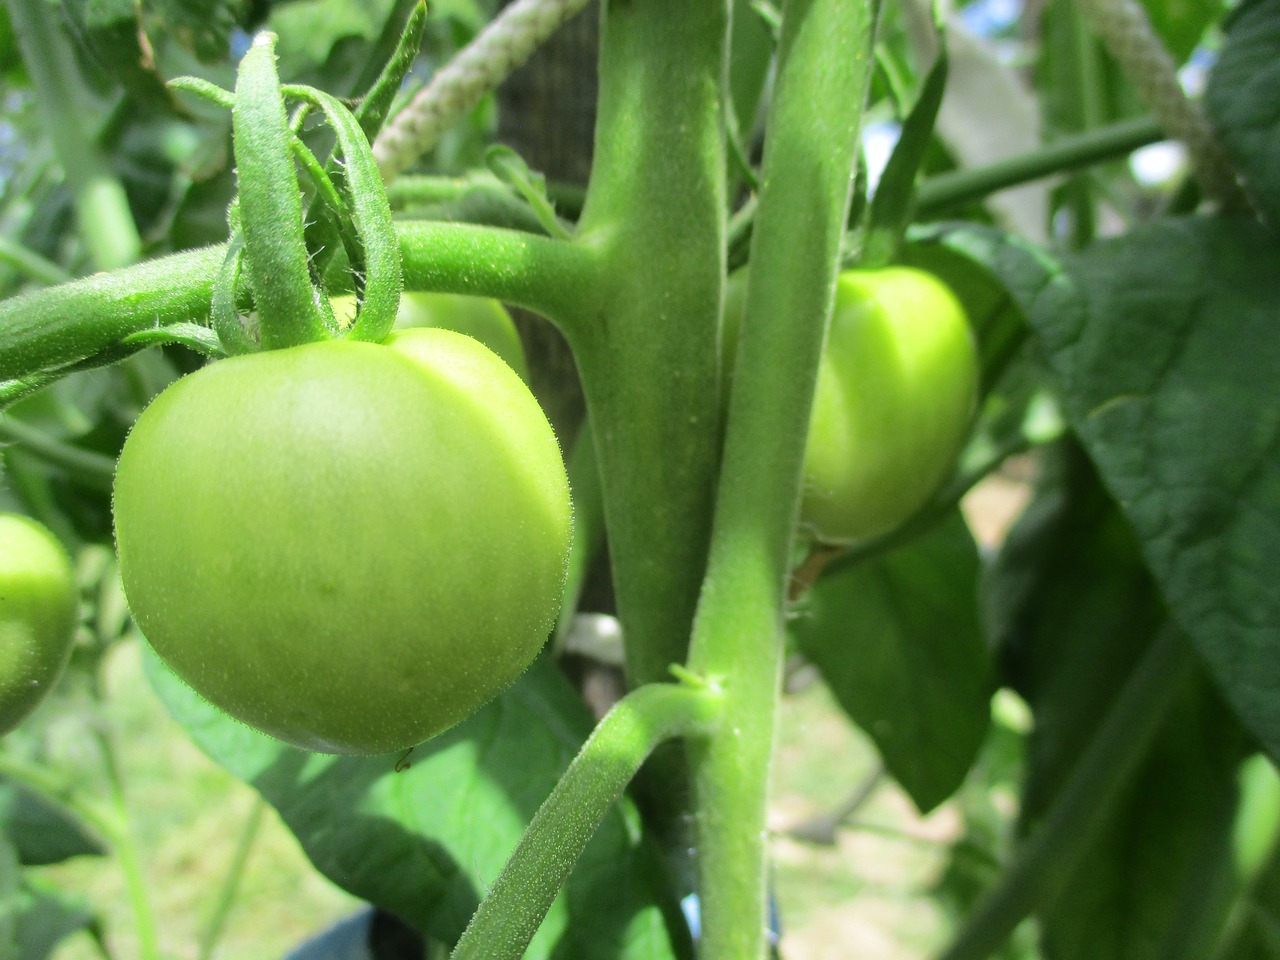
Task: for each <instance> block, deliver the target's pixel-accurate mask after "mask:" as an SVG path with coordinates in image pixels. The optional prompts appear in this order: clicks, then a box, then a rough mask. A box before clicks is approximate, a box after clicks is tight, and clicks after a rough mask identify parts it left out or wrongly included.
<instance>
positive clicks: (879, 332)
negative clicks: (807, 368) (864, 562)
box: [800, 267, 978, 543]
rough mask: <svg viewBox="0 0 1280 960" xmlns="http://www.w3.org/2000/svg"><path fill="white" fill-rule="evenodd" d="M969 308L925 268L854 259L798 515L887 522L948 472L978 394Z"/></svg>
mask: <svg viewBox="0 0 1280 960" xmlns="http://www.w3.org/2000/svg"><path fill="white" fill-rule="evenodd" d="M977 388H978V357H977V350H976V349H975V347H974V342H973V334H972V332H971V330H970V328H969V323H968V320H967V319H966V317H965V313H964V308H963V307H961V306H960V302H959V301H958V300H957V299H956V298H955V295H954V294H952V293H951V291H950V290H949V289H947V287H946V286H945V285H944V284H943V283H942V282H941V281H939V280H938V279H936V278H935V277H933V276H932V275H931V274H928V273H924V272H922V271H920V270H915V269H912V268H908V267H888V268H885V269H882V270H850V271H846V272H845V273H842V274H841V275H840V278H839V280H838V281H837V283H836V300H835V308H834V310H833V311H832V315H831V326H830V327H829V328H828V330H827V340H826V346H825V348H824V349H823V355H822V361H821V364H820V365H819V368H818V383H817V386H816V388H815V393H814V401H813V415H812V418H811V419H810V421H809V440H808V447H807V448H806V452H805V467H804V471H805V488H804V499H803V501H802V504H801V511H800V512H801V517H802V518H803V520H804V522H806V523H807V524H808V525H809V526H811V527H812V528H813V530H814V532H815V534H816V535H817V537H818V538H819V539H821V540H824V541H828V542H833V543H848V542H854V541H860V540H867V539H870V538H872V537H875V536H879V535H881V534H883V533H887V532H888V531H890V530H892V529H894V528H895V527H897V526H898V525H899V524H901V523H902V522H903V521H904V520H906V519H907V518H908V517H909V516H911V514H913V513H915V512H916V511H917V510H919V509H920V508H921V507H922V506H924V504H925V503H926V502H927V501H928V499H929V497H930V496H932V495H933V492H934V491H935V490H937V489H938V487H939V486H941V484H942V482H943V481H944V480H946V478H947V477H948V476H949V475H950V473H951V470H952V468H953V467H954V464H955V458H956V455H957V454H958V453H959V452H960V447H961V445H962V444H963V443H964V440H965V437H966V436H967V435H968V432H969V424H970V422H971V420H972V418H973V411H974V406H975V404H976V402H977Z"/></svg>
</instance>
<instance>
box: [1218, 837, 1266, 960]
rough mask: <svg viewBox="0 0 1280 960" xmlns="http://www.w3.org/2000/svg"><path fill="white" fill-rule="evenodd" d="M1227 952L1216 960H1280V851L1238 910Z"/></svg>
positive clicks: (1230, 929) (1229, 929) (1230, 931)
mask: <svg viewBox="0 0 1280 960" xmlns="http://www.w3.org/2000/svg"><path fill="white" fill-rule="evenodd" d="M1232 920H1233V923H1232V925H1231V926H1229V927H1228V933H1229V936H1230V940H1229V945H1228V947H1227V949H1225V950H1224V951H1222V953H1221V955H1220V956H1215V957H1214V960H1280V851H1278V852H1277V853H1276V854H1273V855H1272V858H1271V861H1270V862H1269V863H1268V864H1267V865H1266V867H1265V869H1263V871H1262V874H1261V875H1260V876H1259V877H1258V880H1257V882H1256V883H1255V884H1254V886H1253V888H1252V889H1251V890H1250V891H1249V895H1248V896H1247V898H1245V899H1244V900H1243V901H1242V902H1241V903H1240V904H1239V905H1238V906H1237V909H1236V913H1235V915H1234V916H1233V917H1232Z"/></svg>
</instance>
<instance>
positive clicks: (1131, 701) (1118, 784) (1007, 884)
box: [940, 626, 1195, 960]
mask: <svg viewBox="0 0 1280 960" xmlns="http://www.w3.org/2000/svg"><path fill="white" fill-rule="evenodd" d="M1194 662H1195V660H1194V655H1193V654H1192V652H1191V648H1190V645H1189V644H1188V643H1187V640H1186V638H1185V637H1183V636H1182V635H1181V634H1179V633H1178V631H1177V630H1176V629H1174V628H1173V627H1171V626H1169V627H1166V628H1165V629H1164V630H1162V631H1161V632H1160V634H1159V635H1158V636H1157V637H1156V639H1155V640H1154V641H1153V642H1152V645H1151V648H1150V649H1149V650H1148V651H1147V653H1146V654H1145V655H1144V657H1143V659H1142V660H1141V661H1140V662H1139V664H1138V666H1137V668H1136V669H1135V670H1134V672H1133V673H1132V674H1131V675H1130V677H1129V680H1128V681H1127V682H1126V684H1125V686H1124V687H1123V688H1122V689H1121V691H1120V694H1119V696H1118V697H1117V698H1116V700H1115V702H1114V703H1113V704H1112V706H1111V709H1110V711H1109V712H1108V714H1107V716H1106V719H1105V720H1104V721H1103V724H1102V726H1101V727H1100V728H1099V729H1098V731H1097V733H1096V734H1095V735H1094V737H1093V740H1092V741H1091V743H1090V744H1089V747H1088V749H1087V750H1086V751H1085V753H1084V755H1083V756H1082V757H1081V758H1080V760H1079V761H1078V763H1077V765H1076V769H1075V771H1074V773H1072V775H1071V778H1070V780H1069V781H1068V782H1067V784H1066V786H1065V787H1064V788H1063V789H1062V790H1060V791H1059V792H1058V796H1057V799H1056V801H1055V802H1054V804H1053V806H1052V807H1051V808H1050V809H1049V811H1048V813H1047V814H1046V815H1045V817H1044V819H1043V821H1042V822H1041V824H1040V825H1039V827H1038V828H1037V829H1036V832H1035V833H1034V834H1033V835H1032V836H1031V839H1030V840H1028V841H1027V842H1026V843H1025V844H1024V845H1023V846H1022V848H1021V850H1020V851H1019V852H1018V853H1017V854H1016V855H1015V858H1014V860H1013V861H1012V862H1011V863H1010V864H1009V866H1008V868H1007V869H1006V870H1005V872H1004V874H1003V876H1002V877H1001V878H1000V881H999V882H998V883H997V885H996V886H995V887H994V888H993V889H992V890H991V891H990V892H989V893H988V894H987V897H986V898H985V899H984V900H983V901H982V902H981V903H980V904H979V906H978V908H977V909H976V910H975V911H974V912H973V913H971V914H970V915H969V918H968V921H967V922H966V923H965V925H964V927H963V928H962V929H961V930H960V932H959V934H958V935H957V937H956V939H955V940H954V942H953V943H952V944H951V946H950V947H949V948H948V949H947V951H946V952H945V953H943V954H942V955H941V958H940V960H983V958H985V957H988V956H990V955H991V954H992V953H994V952H995V951H996V950H997V949H999V947H1000V945H1001V944H1002V943H1004V942H1005V940H1006V939H1008V937H1009V935H1010V934H1012V933H1013V930H1014V928H1015V927H1017V925H1018V924H1019V923H1021V922H1022V921H1023V920H1024V919H1026V918H1027V917H1028V916H1030V915H1031V913H1032V912H1033V911H1035V910H1036V909H1037V908H1039V907H1043V906H1047V905H1048V904H1050V903H1052V902H1053V899H1054V898H1055V897H1056V896H1057V895H1058V894H1059V893H1061V892H1062V890H1063V888H1064V887H1065V886H1066V884H1067V883H1068V882H1069V881H1070V880H1071V879H1072V876H1073V874H1074V872H1075V868H1076V865H1077V864H1078V863H1079V862H1080V858H1081V857H1082V856H1083V855H1084V854H1085V853H1086V852H1087V851H1088V849H1089V845H1090V844H1091V843H1092V841H1093V838H1094V837H1096V836H1097V834H1098V831H1099V830H1100V829H1102V827H1103V826H1105V824H1106V822H1107V818H1108V816H1110V814H1111V811H1112V808H1113V807H1114V805H1115V802H1116V800H1117V798H1118V797H1119V795H1120V793H1121V791H1122V790H1123V789H1124V787H1125V786H1126V785H1127V784H1128V782H1129V779H1130V776H1131V775H1132V774H1133V772H1134V770H1135V769H1136V768H1137V765H1138V763H1139V762H1140V761H1141V760H1142V758H1143V757H1144V756H1145V755H1146V751H1147V747H1148V746H1149V745H1150V743H1151V741H1152V738H1153V737H1154V736H1155V735H1156V733H1157V732H1158V731H1159V729H1160V726H1161V724H1162V723H1163V722H1164V718H1165V716H1166V714H1167V713H1168V710H1169V707H1170V706H1171V705H1172V704H1173V702H1174V701H1175V700H1176V699H1177V697H1178V696H1179V695H1180V694H1181V693H1182V692H1183V690H1184V688H1185V687H1186V684H1187V682H1188V680H1189V678H1190V677H1191V671H1192V667H1193V665H1194Z"/></svg>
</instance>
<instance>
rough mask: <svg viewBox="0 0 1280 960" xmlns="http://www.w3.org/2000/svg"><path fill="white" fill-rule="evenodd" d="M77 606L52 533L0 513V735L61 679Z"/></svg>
mask: <svg viewBox="0 0 1280 960" xmlns="http://www.w3.org/2000/svg"><path fill="white" fill-rule="evenodd" d="M78 604H79V599H78V594H77V591H76V581H75V574H74V573H73V572H72V569H71V562H70V561H69V560H68V559H67V555H66V552H65V551H64V550H63V549H62V546H61V545H60V544H59V543H58V541H57V539H56V538H55V537H54V536H53V534H51V533H50V532H49V531H48V530H46V529H45V528H44V527H42V526H41V525H40V524H38V523H36V522H35V521H34V520H29V519H28V518H26V517H22V516H18V515H17V514H0V733H8V732H9V731H10V730H12V729H13V728H14V727H16V726H17V725H18V724H19V723H21V722H22V721H23V720H24V719H25V718H26V716H27V715H28V714H29V713H31V711H32V710H34V709H35V707H36V704H38V703H39V702H40V701H41V700H42V699H43V698H44V696H45V694H46V693H48V692H49V690H50V688H52V686H53V684H54V683H55V682H56V681H57V679H58V677H59V676H60V675H61V674H62V669H63V667H65V666H66V664H67V658H68V657H69V656H70V654H71V640H72V637H73V636H74V634H75V627H76V616H77V612H78Z"/></svg>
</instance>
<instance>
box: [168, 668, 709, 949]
mask: <svg viewBox="0 0 1280 960" xmlns="http://www.w3.org/2000/svg"><path fill="white" fill-rule="evenodd" d="M146 664H147V672H148V675H149V677H150V678H151V681H152V683H153V685H154V686H155V687H156V690H157V691H158V692H159V694H160V697H161V699H162V700H163V701H164V702H165V704H166V705H167V706H168V708H169V710H170V711H171V712H172V713H173V714H174V716H175V717H177V718H178V720H179V721H180V722H181V723H182V724H183V725H184V726H185V727H186V728H187V729H188V730H189V731H190V733H191V735H192V737H193V738H194V739H195V741H196V742H197V743H198V744H199V745H200V746H201V748H202V749H204V750H205V751H206V752H207V753H209V755H210V756H212V757H213V758H214V759H215V760H217V761H218V762H219V763H221V764H223V765H224V766H225V767H227V769H228V770H230V771H231V772H232V773H234V774H235V775H236V776H238V777H240V778H241V779H242V780H244V781H245V782H246V783H249V784H251V785H252V786H254V787H255V788H256V789H257V790H259V791H260V792H261V793H262V795H263V796H264V797H265V798H266V799H267V801H268V802H270V803H271V804H272V805H273V806H274V807H275V808H276V809H277V810H278V811H279V812H280V816H281V818H282V819H283V820H284V822H285V823H286V824H287V825H288V827H289V828H290V829H291V830H292V831H293V832H294V834H295V835H296V836H297V837H298V840H299V842H300V843H301V844H302V847H303V849H304V850H305V851H306V853H307V856H309V857H310V858H311V861H312V862H313V863H314V864H315V865H316V867H317V868H318V869H319V870H320V871H321V872H322V873H324V874H325V875H326V876H328V877H329V878H330V879H331V880H333V881H334V882H335V883H337V884H338V885H340V886H342V887H344V888H345V889H347V890H349V891H350V892H351V893H353V894H355V895H357V896H359V897H363V898H365V899H367V900H369V901H370V902H372V903H374V904H377V905H378V906H381V907H383V908H385V909H387V910H390V911H391V912H393V913H395V914H397V915H398V916H400V917H402V918H403V919H405V920H406V921H408V922H410V923H412V924H413V925H414V926H416V927H418V928H419V929H420V930H422V931H423V932H424V933H427V934H428V935H430V936H432V937H435V938H437V939H440V940H443V941H446V942H448V943H453V942H455V941H456V940H457V939H458V937H459V936H460V935H461V934H462V930H463V928H464V927H465V926H466V923H467V921H468V920H469V919H470V917H471V914H472V913H473V912H474V910H475V908H476V906H477V904H478V903H479V901H480V896H481V895H482V893H483V892H484V891H485V890H487V889H488V888H489V885H490V884H491V883H492V882H493V879H494V877H495V876H496V875H497V873H498V870H499V869H500V868H501V866H502V864H503V863H504V862H505V860H506V858H507V855H508V854H509V853H510V852H511V850H512V849H513V848H514V846H515V844H516V841H517V840H518V839H519V838H520V836H521V834H522V833H523V831H524V828H525V825H526V824H527V823H528V822H529V820H530V819H531V818H532V816H533V813H534V811H535V810H536V809H537V808H538V806H539V805H540V804H541V803H542V801H543V800H544V799H545V798H546V796H547V795H548V794H549V793H550V792H551V789H552V787H553V786H554V785H555V783H556V781H557V780H558V779H559V777H560V775H561V774H562V773H563V772H564V769H565V767H567V766H568V763H569V761H570V760H571V759H572V758H573V756H574V754H575V753H576V752H577V750H578V748H579V746H581V744H582V742H583V740H584V739H585V737H586V735H587V733H589V732H590V726H591V724H590V719H589V717H588V716H587V715H586V713H585V708H584V707H583V706H582V704H581V701H580V700H579V699H578V698H577V696H576V694H574V692H573V691H572V689H571V688H569V686H568V684H567V683H566V682H565V680H564V679H563V677H561V676H560V674H559V672H558V671H557V670H556V669H555V667H554V666H552V665H550V664H549V663H547V662H545V661H544V660H539V661H538V662H536V663H535V665H534V666H533V667H532V668H530V670H529V671H528V672H527V673H526V674H525V675H524V676H523V677H522V678H521V679H520V680H519V681H517V683H516V684H515V686H514V687H512V688H511V689H510V690H508V691H507V692H506V693H504V694H503V695H502V696H500V697H499V698H498V699H497V700H495V701H494V702H493V703H491V704H489V705H488V706H487V707H485V708H484V709H482V710H481V711H479V712H478V713H476V714H474V715H472V716H471V717H470V718H469V719H467V720H466V721H464V722H463V723H462V724H460V725H459V726H457V727H455V728H453V729H452V730H450V731H448V732H447V733H444V734H442V735H441V736H439V737H437V738H435V739H434V740H430V741H428V742H427V743H425V744H421V745H420V746H418V747H417V748H415V749H414V751H413V752H412V754H411V755H410V756H409V757H408V758H407V762H408V763H409V764H411V766H409V767H408V768H405V769H402V771H401V772H397V771H396V766H397V760H398V759H400V758H398V757H397V756H395V755H391V756H379V757H335V756H328V755H323V754H312V753H307V752H305V751H302V750H298V749H295V748H293V747H288V746H285V745H284V744H282V743H279V742H278V741H275V740H272V739H271V738H270V737H267V736H265V735H263V734H260V733H258V732H257V731H255V730H252V729H250V728H249V727H246V726H244V725H242V724H240V723H238V722H236V721H234V720H232V719H231V718H229V717H227V716H226V715H225V714H223V713H222V712H221V711H219V710H217V709H215V708H214V707H212V706H210V705H209V704H207V703H206V702H205V701H203V700H201V699H200V698H199V697H198V696H197V695H196V694H195V693H194V692H192V691H191V690H190V688H188V687H187V686H186V685H185V684H183V683H182V682H181V681H180V680H178V679H177V678H176V677H175V676H174V675H173V674H172V673H170V672H169V670H168V669H167V668H166V667H164V665H163V664H162V663H161V662H160V661H159V659H158V658H156V657H155V655H154V654H153V653H151V652H150V649H149V648H148V649H147V656H146ZM400 766H401V767H402V768H404V766H405V764H404V762H401V763H400ZM651 857H652V851H650V850H649V849H648V846H647V844H646V843H645V842H644V841H643V840H642V838H641V833H640V824H639V818H638V816H637V814H636V811H635V809H634V808H633V807H632V806H631V805H630V803H628V802H623V803H621V804H620V805H619V806H618V807H617V808H615V812H614V813H613V814H612V815H611V816H610V817H609V818H607V819H606V820H605V822H604V823H603V824H602V825H601V827H600V829H599V831H598V832H597V833H596V835H595V837H594V838H593V839H592V841H591V843H590V844H589V845H588V846H587V849H586V850H585V851H584V853H583V856H582V858H581V860H580V861H579V863H578V865H577V867H576V869H575V870H574V872H573V874H572V875H571V876H570V878H569V881H568V883H567V885H566V889H565V890H564V891H562V892H561V896H560V897H559V898H558V899H557V900H556V903H555V904H554V906H553V907H552V909H551V912H550V914H548V916H547V919H546V921H545V922H544V923H543V925H542V928H541V929H540V930H539V932H538V934H537V935H536V936H535V937H534V940H533V942H532V944H531V945H530V947H529V951H528V953H527V954H526V957H528V958H530V960H536V958H551V957H555V958H565V960H568V958H573V960H626V958H633V960H642V958H643V960H649V958H653V960H661V958H671V957H676V956H683V955H684V953H683V952H682V950H681V949H679V948H677V946H675V945H674V944H673V935H672V933H671V927H669V924H670V923H672V922H675V923H679V921H678V920H673V918H674V917H678V913H676V912H675V911H674V904H672V903H670V902H664V898H666V897H669V896H670V895H669V894H668V893H666V892H665V891H662V890H661V889H660V888H659V887H658V885H657V881H656V879H655V878H656V874H655V873H654V871H653V869H652V864H651ZM660 904H661V906H659V905H660ZM664 912H665V914H666V915H665V916H664ZM676 942H677V943H678V942H679V941H678V940H677V941H676Z"/></svg>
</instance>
